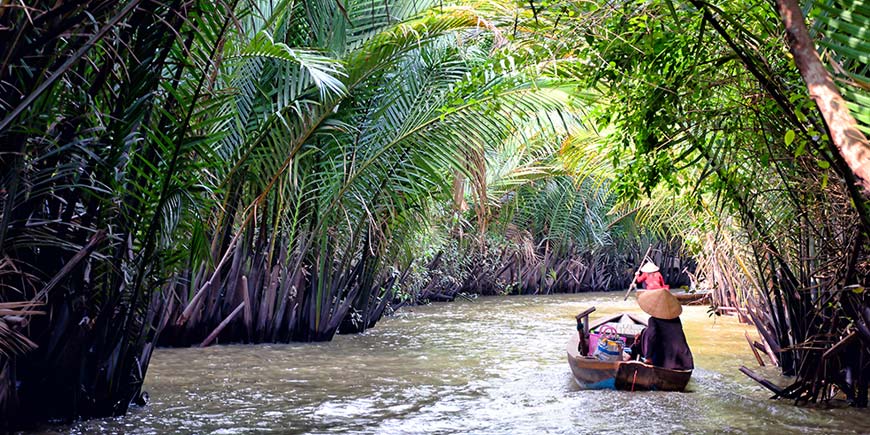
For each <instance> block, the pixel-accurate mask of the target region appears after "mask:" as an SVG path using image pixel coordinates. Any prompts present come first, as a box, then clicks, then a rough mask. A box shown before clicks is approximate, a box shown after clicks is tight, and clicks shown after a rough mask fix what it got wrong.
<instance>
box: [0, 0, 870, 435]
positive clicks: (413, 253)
mask: <svg viewBox="0 0 870 435" xmlns="http://www.w3.org/2000/svg"><path fill="white" fill-rule="evenodd" d="M599 3H600V4H596V3H593V2H583V3H568V2H564V3H563V2H551V1H543V2H534V1H533V2H528V3H518V4H511V3H499V2H474V3H468V2H459V3H445V2H427V1H404V0H392V1H385V2H365V1H347V2H340V1H326V2H321V1H309V2H295V1H289V0H284V1H249V0H246V1H231V2H218V3H215V2H206V1H201V0H191V1H188V2H181V1H171V2H155V1H151V0H131V1H127V2H109V1H100V0H94V1H79V2H61V3H55V2H33V4H31V5H22V4H15V5H13V4H3V5H2V6H0V40H3V41H9V42H8V43H6V44H4V45H2V46H0V59H2V60H0V62H2V69H0V144H2V149H0V152H2V154H0V162H2V167H3V172H2V191H0V210H2V211H0V213H2V215H0V221H2V224H0V250H2V251H0V254H2V258H0V286H2V287H0V288H2V289H0V414H2V415H4V416H14V417H15V419H16V421H15V422H14V423H15V424H21V423H26V422H31V421H39V420H44V419H52V418H56V419H71V418H75V417H79V416H83V417H93V416H105V415H117V414H121V413H124V412H126V410H127V407H128V406H129V404H130V403H131V400H132V399H134V398H135V397H136V396H137V395H138V393H139V390H140V388H141V384H142V380H143V379H144V376H145V373H146V371H147V366H148V361H149V359H150V356H151V353H152V351H153V349H154V347H155V346H157V345H158V344H161V345H173V346H190V345H208V344H211V343H214V342H218V341H219V342H276V341H289V340H299V341H319V340H329V339H331V338H332V337H333V336H334V334H335V333H336V332H337V331H340V332H342V333H352V332H359V331H363V330H365V329H366V328H369V327H372V326H373V325H374V324H375V323H376V322H377V321H378V319H380V318H381V316H382V315H383V313H384V312H385V310H387V308H388V306H390V305H393V306H396V305H400V304H404V303H413V302H419V301H423V300H438V299H450V298H452V297H455V296H456V294H458V293H460V292H477V293H483V294H508V293H538V292H542V293H546V292H554V291H571V292H574V291H588V290H607V289H618V288H624V287H625V286H626V285H627V283H628V282H629V280H630V279H631V273H632V271H633V268H634V267H636V265H637V263H638V261H639V260H640V257H642V255H643V253H644V251H645V250H646V249H647V247H648V246H650V245H652V246H656V247H658V248H659V249H658V254H656V259H657V260H659V261H660V262H663V263H665V264H663V265H665V266H670V267H669V270H668V272H669V273H670V276H669V278H670V281H671V282H672V283H675V284H676V283H678V281H677V280H678V279H687V278H688V275H687V274H685V273H683V270H684V267H685V266H686V265H687V264H688V266H689V267H688V268H687V269H685V270H686V271H688V272H692V271H693V270H694V261H689V262H688V263H686V261H685V260H686V259H685V258H682V259H681V257H683V256H685V255H686V254H687V253H688V254H691V255H692V256H694V258H695V259H696V260H697V263H698V270H697V275H699V276H701V277H702V278H703V279H705V280H706V281H707V283H708V284H709V285H711V286H713V287H714V290H715V291H714V292H715V294H716V304H720V305H729V306H732V307H735V308H737V309H741V310H744V311H743V312H744V313H745V316H747V317H748V318H749V319H751V320H752V321H753V322H754V323H755V324H756V326H757V327H758V329H759V332H760V333H761V335H762V336H763V338H764V341H765V344H766V345H767V346H768V347H769V348H771V354H773V355H774V356H775V357H776V358H777V359H778V361H779V362H780V363H781V365H782V368H783V371H784V372H785V373H787V374H794V375H797V377H796V378H795V379H796V381H795V383H794V385H792V386H791V387H789V388H788V389H786V390H785V391H782V392H780V393H781V395H782V396H784V397H790V398H793V399H796V400H798V401H816V400H820V399H822V400H824V399H827V398H828V397H830V395H831V394H832V391H833V390H832V389H831V388H828V387H829V386H835V387H836V388H837V389H838V390H840V391H843V392H844V393H846V394H847V395H848V396H849V398H850V399H851V400H853V401H854V403H855V404H856V405H859V406H864V405H866V401H867V391H866V385H867V381H868V380H870V372H868V369H867V365H866V363H867V359H868V358H867V357H868V356H870V354H868V349H870V329H868V324H870V308H868V307H870V304H868V301H867V300H866V294H865V292H864V288H865V287H866V286H867V285H870V283H868V276H870V270H868V269H870V262H868V250H867V247H868V243H870V241H868V235H870V218H868V216H870V213H868V207H870V203H868V190H866V183H867V182H868V181H867V180H868V176H867V174H866V171H867V167H868V162H870V158H868V157H867V156H868V153H870V149H868V148H870V147H868V145H867V140H866V138H864V136H863V134H862V133H861V131H866V130H867V128H868V127H867V126H868V125H870V116H868V114H870V108H868V107H870V103H868V100H867V99H866V89H867V86H868V85H867V83H870V79H868V78H867V77H866V75H867V71H866V68H867V66H866V65H867V62H866V56H864V55H863V54H862V53H864V52H866V47H868V46H870V45H868V44H870V41H868V39H867V37H866V35H865V33H866V32H865V29H866V26H867V23H868V22H870V21H868V20H870V19H868V18H867V17H870V12H868V11H867V8H866V7H865V6H863V5H862V4H860V3H853V2H848V1H845V2H838V1H828V2H821V3H818V4H814V5H812V7H808V8H807V10H806V12H807V14H808V15H809V17H810V21H809V22H810V23H811V26H810V28H809V33H808V35H809V36H811V37H813V38H815V41H816V42H817V44H818V46H819V47H820V49H822V48H823V50H822V51H820V52H821V53H822V55H823V56H824V57H823V60H824V61H825V62H826V63H827V64H829V65H830V72H826V71H825V70H818V69H816V70H813V69H812V68H810V67H811V66H812V65H813V64H812V62H809V61H808V60H807V59H808V57H807V56H806V54H807V53H808V50H809V51H811V52H812V53H811V54H812V55H813V56H817V54H816V51H815V50H814V48H813V47H812V46H809V47H807V45H806V44H805V43H804V44H803V45H801V41H802V40H801V38H800V36H801V35H803V34H801V33H800V26H797V28H796V27H795V21H797V22H799V23H803V20H799V19H798V20H795V19H794V18H793V15H789V14H788V12H789V11H792V12H793V9H794V6H795V4H794V3H793V2H791V1H782V2H777V3H776V4H775V5H774V4H770V3H768V2H763V1H762V2H756V1H739V2H721V3H723V4H720V5H717V4H711V3H705V2H701V1H694V0H692V1H687V2H677V1H672V0H654V1H650V2H645V3H636V2H599ZM790 8H791V9H790ZM780 12H782V13H780ZM790 17H791V18H790ZM784 24H785V25H784ZM786 28H787V29H788V35H789V39H785V36H784V35H786ZM795 29H797V30H795ZM803 36H807V35H803ZM804 42H805V41H804ZM790 50H791V51H790ZM862 50H865V51H862ZM811 57H812V56H810V58H811ZM795 60H796V61H797V67H796V65H795ZM809 60H812V59H809ZM808 62H809V63H808ZM820 71H821V75H820ZM821 76H824V77H821ZM820 77H821V78H822V79H824V78H827V80H829V81H830V80H831V77H833V78H834V79H835V80H836V85H837V88H836V89H838V90H839V92H840V93H842V95H843V96H845V97H846V99H847V101H848V103H847V104H848V109H849V111H850V112H851V114H852V116H854V119H858V122H859V124H855V121H854V119H853V118H852V117H850V116H849V113H848V112H847V111H846V110H845V109H846V106H845V105H844V104H839V105H831V104H829V103H828V102H827V101H828V100H824V99H823V98H822V97H819V95H820V93H819V92H821V91H818V90H817V89H819V88H818V86H823V85H824V83H826V82H824V81H821V82H820V81H818V80H817V79H819V78H820ZM819 83H822V84H821V85H819ZM814 86H816V87H814ZM829 88H830V87H829ZM836 89H835V90H836ZM825 95H827V94H825ZM814 98H815V100H814ZM844 113H845V115H844ZM850 120H851V121H850ZM849 122H851V124H850V123H849ZM837 343H839V344H838V346H836V349H835V350H836V352H833V353H831V352H829V353H825V352H826V351H828V350H829V349H831V348H832V346H834V345H835V344H837ZM840 373H845V375H842V376H841V374H840ZM36 404H39V405H38V406H37V405H36ZM2 421H4V422H12V419H11V418H3V420H2Z"/></svg>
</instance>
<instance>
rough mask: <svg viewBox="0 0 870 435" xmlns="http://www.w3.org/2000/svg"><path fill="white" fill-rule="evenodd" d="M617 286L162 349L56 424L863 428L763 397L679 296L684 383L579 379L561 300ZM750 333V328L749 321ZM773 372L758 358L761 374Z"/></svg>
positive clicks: (738, 339)
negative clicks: (114, 403) (677, 386)
mask: <svg viewBox="0 0 870 435" xmlns="http://www.w3.org/2000/svg"><path fill="white" fill-rule="evenodd" d="M621 299H622V298H621V294H617V293H608V294H601V293H593V294H579V295H559V296H536V297H509V298H481V299H478V300H476V301H474V302H467V301H458V302H455V303H452V304H434V305H430V306H425V307H415V308H410V309H405V310H403V311H401V312H399V313H398V314H397V315H395V316H393V317H390V318H387V319H385V320H383V321H382V322H381V323H379V324H378V325H377V327H376V328H375V329H373V330H370V331H368V332H366V333H364V334H361V335H353V336H339V337H336V339H335V340H334V341H332V342H330V343H318V344H291V345H261V346H216V347H211V348H207V349H161V350H159V351H157V352H156V353H155V355H154V358H153V360H152V363H151V367H150V369H149V372H148V378H147V380H146V383H145V389H146V390H148V391H149V392H150V394H151V399H152V404H151V405H150V406H148V407H146V408H142V409H133V411H132V412H131V413H130V414H129V415H127V416H125V417H120V418H116V419H104V420H92V421H86V422H82V423H80V424H78V425H76V426H74V427H73V428H72V429H71V428H69V427H65V428H62V429H61V428H59V429H60V430H61V431H63V432H69V431H70V430H72V431H73V432H79V433H93V432H97V431H107V432H124V433H170V432H171V433H212V434H236V433H251V432H280V433H349V432H350V433H371V434H381V433H408V434H417V433H419V434H441V433H481V434H483V433H485V434H502V433H510V434H542V433H594V432H616V433H625V432H629V431H637V430H642V431H645V432H648V433H704V432H706V433H709V432H730V433H758V432H762V431H763V432H772V431H776V432H778V433H791V432H811V431H812V432H825V433H867V432H870V414H868V413H867V412H864V411H856V410H852V409H828V410H821V409H805V408H797V407H794V406H791V405H790V404H788V403H785V402H773V401H769V400H768V399H767V398H768V396H769V394H767V392H766V390H764V389H762V388H761V387H758V386H756V385H755V384H754V383H753V382H752V381H750V380H748V379H746V378H745V377H743V375H742V374H740V373H739V372H738V371H737V367H739V366H740V365H741V364H745V365H747V366H749V367H753V366H755V365H756V364H755V361H754V358H753V357H752V355H751V353H750V351H749V349H748V346H747V344H746V340H745V338H744V337H743V331H744V330H746V329H748V328H747V327H746V326H744V325H739V324H737V322H736V321H735V319H733V318H715V319H711V318H710V317H708V316H707V313H706V310H707V308H706V307H686V310H685V311H684V314H683V316H682V318H683V323H684V325H685V328H686V335H687V337H688V340H689V344H690V346H691V347H692V349H693V351H694V354H695V364H696V369H695V372H694V374H693V376H692V381H691V383H690V384H689V388H688V392H685V393H656V392H651V393H650V392H647V393H626V392H616V391H582V390H579V389H578V388H577V387H576V386H575V385H574V383H573V381H572V379H571V375H570V370H569V368H568V364H567V362H566V360H565V355H564V345H565V342H566V340H567V338H568V334H570V333H572V332H573V331H574V314H576V313H577V312H579V311H582V310H583V309H585V308H587V307H588V306H590V305H595V306H596V307H598V312H597V313H595V314H593V316H592V317H593V318H595V317H596V315H604V314H608V313H615V312H619V311H625V310H632V311H638V310H637V308H636V305H634V303H633V301H631V300H630V301H628V302H622V301H621ZM753 334H754V332H753ZM772 373H773V372H765V374H767V375H772Z"/></svg>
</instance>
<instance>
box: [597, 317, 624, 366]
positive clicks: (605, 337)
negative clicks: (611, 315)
mask: <svg viewBox="0 0 870 435" xmlns="http://www.w3.org/2000/svg"><path fill="white" fill-rule="evenodd" d="M598 333H599V334H600V337H599V338H598V347H596V348H595V353H594V354H593V356H594V357H595V358H597V359H599V360H601V361H621V360H622V351H623V349H625V340H624V339H623V338H622V337H621V336H620V335H619V334H618V333H617V332H616V329H615V328H613V327H612V326H602V327H601V328H599V329H598Z"/></svg>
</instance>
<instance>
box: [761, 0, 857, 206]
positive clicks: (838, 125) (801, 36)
mask: <svg viewBox="0 0 870 435" xmlns="http://www.w3.org/2000/svg"><path fill="white" fill-rule="evenodd" d="M776 7H777V10H778V11H779V15H780V17H781V18H782V22H783V24H784V25H785V30H786V34H787V36H788V45H789V50H790V51H791V53H792V55H793V56H794V60H795V64H797V67H798V70H799V71H800V73H801V77H803V79H804V82H806V84H807V89H808V90H809V93H810V97H811V98H812V99H813V100H814V101H815V102H816V105H817V106H818V108H819V112H821V114H822V117H823V118H824V119H825V124H827V126H828V131H829V133H830V135H831V140H832V141H833V144H834V146H835V147H836V148H837V151H838V152H839V154H840V156H841V157H842V158H843V161H844V162H845V163H846V165H847V166H848V167H849V169H850V170H851V171H852V172H853V173H854V174H855V177H856V178H857V184H858V185H859V186H860V187H861V189H862V192H861V193H862V196H863V197H864V199H865V200H867V199H870V143H868V142H867V137H865V136H864V134H863V133H861V131H860V130H858V123H857V122H856V121H855V118H853V117H852V115H851V114H850V113H849V108H848V106H846V101H845V100H844V99H843V97H842V96H841V95H840V92H839V91H838V90H837V87H836V86H835V85H834V81H833V79H831V76H830V75H829V74H828V71H827V70H826V69H825V66H824V65H823V64H822V61H821V60H820V59H819V54H818V53H817V52H816V48H815V45H814V44H813V40H812V38H810V34H809V32H808V31H807V26H806V23H805V22H804V16H803V13H802V12H801V9H800V5H799V4H798V2H797V0H777V1H776Z"/></svg>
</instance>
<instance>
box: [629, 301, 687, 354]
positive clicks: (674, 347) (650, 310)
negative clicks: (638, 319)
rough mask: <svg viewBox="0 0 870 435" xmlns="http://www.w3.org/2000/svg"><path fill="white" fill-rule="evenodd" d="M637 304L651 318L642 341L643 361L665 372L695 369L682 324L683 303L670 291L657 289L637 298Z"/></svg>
mask: <svg viewBox="0 0 870 435" xmlns="http://www.w3.org/2000/svg"><path fill="white" fill-rule="evenodd" d="M637 304H638V305H640V309H642V310H643V311H644V312H646V313H647V314H649V315H650V318H649V321H648V322H647V327H646V329H644V330H643V332H641V334H640V337H639V341H640V344H641V346H640V351H641V353H642V355H643V358H644V361H645V362H647V363H648V364H652V365H654V366H658V367H664V368H666V369H674V370H691V369H693V368H694V367H695V362H694V359H693V358H692V350H691V349H689V343H687V342H686V334H685V333H683V324H682V323H681V322H680V313H682V312H683V307H682V306H681V305H680V301H678V300H677V298H676V297H674V295H672V294H671V292H670V290H667V289H658V290H648V291H645V292H643V293H640V294H638V295H637Z"/></svg>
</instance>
